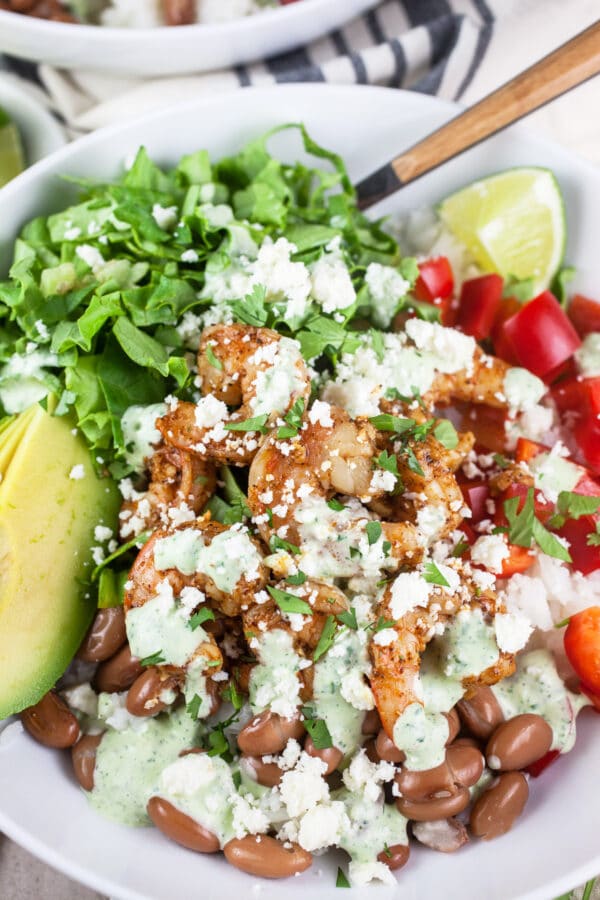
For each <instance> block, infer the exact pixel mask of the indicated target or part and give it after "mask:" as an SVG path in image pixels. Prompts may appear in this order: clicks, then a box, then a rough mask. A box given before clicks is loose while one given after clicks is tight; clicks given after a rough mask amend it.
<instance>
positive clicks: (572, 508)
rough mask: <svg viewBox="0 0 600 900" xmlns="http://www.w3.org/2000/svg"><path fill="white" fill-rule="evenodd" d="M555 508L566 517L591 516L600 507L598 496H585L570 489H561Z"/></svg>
mask: <svg viewBox="0 0 600 900" xmlns="http://www.w3.org/2000/svg"><path fill="white" fill-rule="evenodd" d="M557 508H558V511H559V512H560V513H562V515H563V516H566V517H567V518H568V519H579V518H581V516H591V515H593V514H594V513H595V512H597V511H598V509H599V508H600V497H587V496H584V495H583V494H575V493H573V492H572V491H561V492H560V494H559V495H558V503H557Z"/></svg>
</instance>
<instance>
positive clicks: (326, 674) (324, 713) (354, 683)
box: [313, 629, 373, 754]
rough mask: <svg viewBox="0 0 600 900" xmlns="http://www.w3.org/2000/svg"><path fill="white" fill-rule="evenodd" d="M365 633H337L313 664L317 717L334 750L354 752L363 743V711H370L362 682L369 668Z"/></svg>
mask: <svg viewBox="0 0 600 900" xmlns="http://www.w3.org/2000/svg"><path fill="white" fill-rule="evenodd" d="M364 634H365V632H364V631H362V630H361V631H360V632H359V631H353V630H351V629H343V630H341V631H338V633H337V635H336V638H335V640H334V642H333V645H332V646H331V647H330V649H329V651H328V652H327V653H326V654H325V655H324V656H322V657H321V659H320V660H319V661H318V662H317V663H315V667H314V680H313V700H314V703H315V708H316V715H317V717H318V718H319V719H324V721H325V723H326V724H327V727H328V729H329V733H330V735H331V738H332V741H333V745H334V747H337V748H338V750H341V751H342V752H343V753H344V754H351V753H354V752H355V751H356V750H357V749H358V747H359V746H360V745H361V743H362V735H361V728H362V722H363V719H364V715H365V710H368V709H372V708H373V695H372V693H371V690H370V688H369V687H368V685H367V684H366V682H365V680H364V674H365V673H366V672H367V670H368V667H369V660H368V654H367V649H366V642H365V641H364V640H361V637H363V636H364Z"/></svg>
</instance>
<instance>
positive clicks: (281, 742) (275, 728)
mask: <svg viewBox="0 0 600 900" xmlns="http://www.w3.org/2000/svg"><path fill="white" fill-rule="evenodd" d="M303 735H304V726H303V725H302V722H301V721H300V713H299V712H296V715H295V716H294V717H293V718H291V719H284V718H283V716H279V715H277V713H274V712H271V711H270V710H268V709H267V710H265V711H264V712H262V713H260V715H258V716H254V718H253V719H251V720H250V721H249V722H248V724H247V725H246V726H245V727H244V728H242V730H241V731H240V733H239V734H238V739H237V740H238V746H239V748H240V750H241V751H242V753H246V754H247V755H248V756H268V755H269V754H272V753H280V752H281V751H282V750H283V748H284V747H285V745H286V744H287V742H288V741H289V740H290V738H295V739H296V740H299V738H301V737H302V736H303Z"/></svg>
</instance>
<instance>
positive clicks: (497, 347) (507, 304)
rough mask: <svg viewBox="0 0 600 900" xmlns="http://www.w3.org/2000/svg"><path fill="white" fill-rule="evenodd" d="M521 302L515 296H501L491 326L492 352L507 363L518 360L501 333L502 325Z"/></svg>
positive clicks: (518, 308) (517, 308)
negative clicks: (494, 319)
mask: <svg viewBox="0 0 600 900" xmlns="http://www.w3.org/2000/svg"><path fill="white" fill-rule="evenodd" d="M522 305H523V304H522V303H520V302H519V300H517V298H516V297H503V298H502V300H501V301H500V307H499V309H498V312H497V314H496V321H495V322H494V325H493V326H492V331H491V338H492V344H493V345H494V353H495V354H496V356H499V357H500V358H501V359H504V360H506V362H509V363H516V362H518V360H517V358H516V356H515V352H514V350H513V349H512V347H511V345H510V344H509V342H508V341H507V340H506V338H505V337H504V334H503V325H504V323H505V322H506V320H507V319H510V318H511V316H514V315H515V313H518V312H519V310H520V309H521V306H522Z"/></svg>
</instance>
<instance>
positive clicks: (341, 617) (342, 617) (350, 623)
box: [337, 606, 358, 631]
mask: <svg viewBox="0 0 600 900" xmlns="http://www.w3.org/2000/svg"><path fill="white" fill-rule="evenodd" d="M337 619H338V622H339V623H340V624H341V625H345V626H346V628H351V629H352V631H358V622H357V621H356V610H355V609H354V607H353V606H351V607H350V609H345V610H344V612H341V613H338V617H337Z"/></svg>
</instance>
